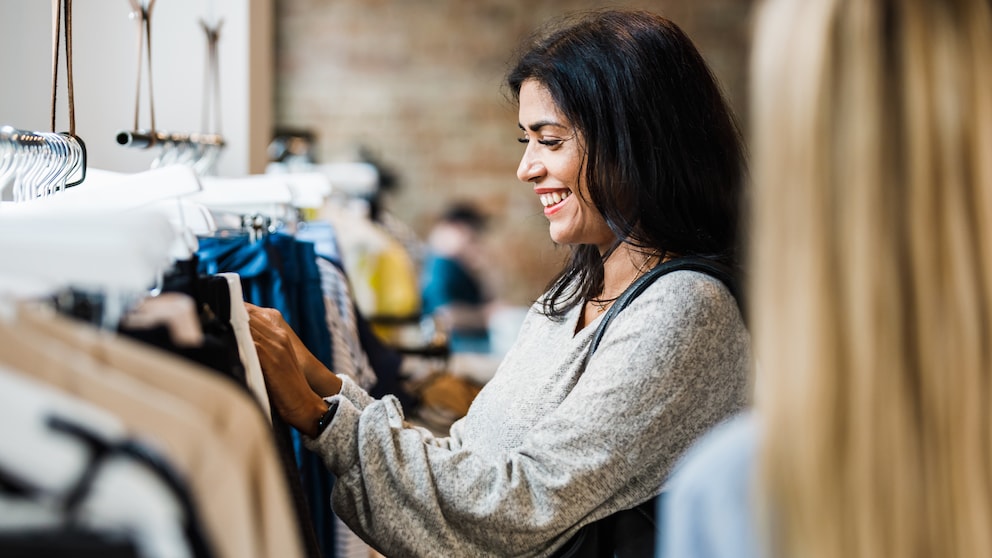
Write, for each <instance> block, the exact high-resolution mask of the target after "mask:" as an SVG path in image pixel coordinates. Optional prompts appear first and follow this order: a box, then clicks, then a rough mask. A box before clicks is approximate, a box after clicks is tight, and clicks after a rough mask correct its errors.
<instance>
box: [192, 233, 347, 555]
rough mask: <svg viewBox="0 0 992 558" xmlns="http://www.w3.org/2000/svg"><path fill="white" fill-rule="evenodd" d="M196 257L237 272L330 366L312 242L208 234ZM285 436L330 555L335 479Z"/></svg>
mask: <svg viewBox="0 0 992 558" xmlns="http://www.w3.org/2000/svg"><path fill="white" fill-rule="evenodd" d="M198 256H199V259H200V266H199V271H200V273H209V274H216V273H221V272H235V273H237V274H238V275H240V276H241V284H242V288H243V291H244V295H245V299H246V300H247V301H248V302H251V303H252V304H256V305H258V306H265V307H269V308H275V309H277V310H279V312H280V313H282V315H283V318H284V319H285V320H286V323H288V324H289V326H290V327H291V328H293V331H294V332H296V334H297V335H298V336H299V337H300V340H301V341H303V343H304V345H306V347H307V349H309V350H310V352H312V353H313V354H314V356H316V357H317V358H318V359H320V361H321V362H323V363H324V364H325V365H326V366H327V367H328V368H330V369H331V370H333V369H334V363H333V362H332V355H333V351H332V350H331V336H330V330H329V329H328V326H327V314H326V312H325V308H324V298H323V291H322V289H321V284H320V269H319V268H318V266H317V259H316V258H317V256H316V252H315V250H314V245H313V243H310V242H301V241H298V240H297V239H295V238H294V237H292V236H290V235H288V234H284V233H272V234H269V235H266V236H265V237H263V238H262V239H260V240H258V241H256V242H252V241H251V239H250V238H249V237H248V236H246V235H245V236H234V237H227V238H214V237H211V238H203V239H200V247H199V250H198ZM278 422H279V423H281V421H278ZM273 426H274V427H275V426H276V424H275V423H274V425H273ZM276 435H277V437H278V436H279V435H280V433H279V432H276ZM286 435H287V436H288V437H289V438H290V439H291V445H292V451H293V453H294V457H295V460H296V465H297V467H298V469H299V471H298V473H299V477H298V479H296V480H298V482H299V485H300V487H301V490H302V493H303V495H304V497H305V499H306V508H307V512H308V513H309V516H310V522H311V524H312V526H313V535H314V536H315V538H316V545H317V546H318V547H319V551H320V554H321V555H322V556H326V557H331V556H334V555H335V554H336V553H335V525H334V515H333V513H332V512H331V510H330V505H329V502H330V496H331V490H332V488H333V487H334V477H333V475H331V473H330V472H328V471H327V469H326V468H325V467H324V465H323V462H322V461H321V460H320V458H319V457H318V456H316V455H315V454H313V453H312V452H310V451H309V450H307V449H306V448H304V447H303V444H302V440H301V439H300V434H299V432H297V431H296V430H295V429H290V432H289V433H288V434H286Z"/></svg>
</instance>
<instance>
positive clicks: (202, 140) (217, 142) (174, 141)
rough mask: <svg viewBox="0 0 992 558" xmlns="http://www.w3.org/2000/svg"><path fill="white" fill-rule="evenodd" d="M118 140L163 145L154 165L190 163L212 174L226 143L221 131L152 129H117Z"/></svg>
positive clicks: (124, 143)
mask: <svg viewBox="0 0 992 558" xmlns="http://www.w3.org/2000/svg"><path fill="white" fill-rule="evenodd" d="M117 144H118V145H121V146H124V147H133V148H137V149H146V148H149V147H153V146H156V145H158V146H161V147H162V152H161V153H159V155H158V157H156V158H155V160H154V161H152V165H151V166H152V168H159V167H164V166H168V165H177V164H178V165H186V166H190V167H192V168H193V170H194V171H196V173H197V174H198V175H205V174H209V172H210V171H211V170H212V169H213V167H214V164H216V162H217V159H218V158H220V154H221V151H223V149H224V146H225V145H226V143H225V142H224V138H223V137H222V136H221V135H220V134H197V133H174V132H173V133H170V132H161V131H148V130H131V131H127V130H124V131H120V132H118V133H117Z"/></svg>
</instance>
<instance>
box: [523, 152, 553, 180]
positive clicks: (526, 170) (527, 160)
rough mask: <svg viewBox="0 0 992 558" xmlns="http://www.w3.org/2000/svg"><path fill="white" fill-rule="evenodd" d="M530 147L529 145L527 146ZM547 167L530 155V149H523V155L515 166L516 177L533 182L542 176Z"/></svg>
mask: <svg viewBox="0 0 992 558" xmlns="http://www.w3.org/2000/svg"><path fill="white" fill-rule="evenodd" d="M528 147H530V146H528ZM546 172H547V169H545V168H544V163H542V162H541V161H540V159H538V158H536V157H533V156H532V155H531V152H530V149H527V150H525V151H524V156H523V157H521V158H520V166H518V167H517V178H519V179H520V181H521V182H533V181H535V180H537V179H538V178H540V177H542V176H544V174H545V173H546Z"/></svg>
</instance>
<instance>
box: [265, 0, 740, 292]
mask: <svg viewBox="0 0 992 558" xmlns="http://www.w3.org/2000/svg"><path fill="white" fill-rule="evenodd" d="M752 3H753V2H752V0H667V1H666V0H654V1H649V0H644V1H632V2H613V3H606V2H596V1H589V0H473V1H471V2H470V1H465V0H279V1H277V2H276V3H275V5H276V8H275V9H276V13H275V15H276V18H275V21H276V23H275V25H276V30H275V31H276V32H275V35H276V81H275V84H274V87H275V99H276V113H275V114H276V116H275V120H276V124H277V125H281V126H287V127H299V128H307V129H311V130H313V131H314V132H315V133H316V135H317V144H316V156H317V158H318V160H319V161H321V162H329V161H335V160H345V159H349V158H352V157H354V153H355V148H356V146H359V145H362V146H365V147H366V148H367V149H369V150H370V151H371V152H372V153H373V154H374V155H375V156H376V157H377V158H378V159H380V160H381V161H382V162H383V163H384V164H385V165H387V166H389V167H390V168H391V169H393V170H394V171H395V172H396V173H397V175H398V176H399V178H400V187H399V189H398V190H397V191H396V192H395V193H393V194H391V195H390V196H389V197H388V198H387V200H386V203H387V206H388V207H389V208H390V210H391V211H392V212H393V213H394V214H396V215H397V216H398V217H400V218H401V219H403V220H404V221H406V222H407V223H409V224H410V225H411V226H412V227H413V228H414V230H416V231H417V232H419V233H421V234H424V233H426V231H427V229H428V227H429V225H430V223H431V221H432V220H433V219H434V217H435V216H436V215H437V214H438V213H439V212H440V211H442V210H443V208H444V207H445V205H446V204H447V203H448V202H450V201H452V200H471V201H474V202H476V203H477V204H479V205H480V206H481V207H482V208H483V209H484V210H485V211H486V212H487V213H488V214H489V215H491V216H492V217H493V219H492V224H493V226H492V227H491V230H490V234H488V235H487V246H486V250H487V251H488V252H489V254H488V255H489V261H491V262H492V272H491V273H490V274H489V277H488V279H489V280H490V282H491V286H492V288H493V290H494V291H495V293H496V294H497V295H499V296H500V297H501V298H503V299H505V300H508V301H510V302H514V303H522V304H526V303H529V302H531V301H532V300H533V299H534V298H535V297H536V296H537V295H538V294H540V292H541V290H542V288H543V286H544V285H545V283H546V282H547V280H548V279H549V278H550V277H551V276H552V274H553V273H554V271H555V270H556V269H557V267H558V266H559V265H560V262H561V260H562V258H563V257H564V256H565V255H566V249H565V248H563V247H555V246H554V245H553V243H552V242H551V240H550V238H549V237H548V228H547V223H546V220H545V218H544V216H543V214H542V211H541V206H540V204H539V203H538V201H537V200H536V198H535V196H534V195H533V192H532V190H531V188H530V187H529V186H527V185H524V184H522V183H520V182H519V181H518V180H517V179H516V175H515V171H516V168H517V163H518V162H519V157H520V155H521V153H522V147H521V146H520V145H519V144H518V143H517V141H516V138H517V137H518V130H517V125H516V122H517V118H516V108H515V107H514V106H513V105H512V104H511V103H510V102H509V101H508V100H507V99H506V97H505V95H504V91H503V90H502V88H501V85H502V79H503V76H504V73H505V72H506V70H507V67H508V64H509V62H510V60H511V59H512V54H513V51H514V49H515V48H516V47H517V46H518V45H519V44H520V42H521V40H522V39H523V38H524V37H526V36H527V35H529V34H530V33H531V32H532V31H533V30H534V29H535V28H536V27H537V26H539V25H540V24H541V23H542V22H544V21H546V20H547V19H549V18H552V17H555V16H558V15H562V14H565V13H569V12H574V11H578V10H586V9H592V8H600V7H604V6H607V5H613V6H624V7H632V8H643V9H648V10H651V11H655V12H657V13H660V14H662V15H665V16H666V17H668V18H670V19H672V20H674V21H675V22H676V23H678V24H679V25H680V26H681V27H682V28H683V29H684V30H685V31H686V33H688V34H689V36H690V37H692V38H693V40H694V41H695V42H696V45H697V46H698V48H699V49H700V51H701V52H702V53H703V55H704V57H705V58H706V59H707V61H708V62H709V64H710V66H711V68H712V69H713V71H714V73H715V74H716V75H717V77H718V79H720V81H721V83H722V85H723V87H724V89H725V91H726V93H727V96H728V99H729V100H730V102H731V104H732V106H733V107H734V108H735V110H737V112H738V117H739V118H740V119H741V120H742V123H744V124H746V122H745V120H746V119H745V116H746V115H745V114H744V109H745V107H746V98H745V95H746V90H745V89H746V87H745V84H746V58H747V47H748V43H749V34H750V17H751V9H752Z"/></svg>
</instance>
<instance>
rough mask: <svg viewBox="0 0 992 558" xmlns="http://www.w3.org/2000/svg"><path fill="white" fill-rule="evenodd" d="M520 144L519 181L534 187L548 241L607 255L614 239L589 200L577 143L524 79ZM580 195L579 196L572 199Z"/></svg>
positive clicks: (544, 96) (539, 88) (542, 94)
mask: <svg viewBox="0 0 992 558" xmlns="http://www.w3.org/2000/svg"><path fill="white" fill-rule="evenodd" d="M519 118H520V122H519V126H520V129H521V130H523V136H522V137H521V138H520V142H521V143H524V144H526V146H527V147H526V149H525V150H524V156H523V158H521V159H520V166H519V167H518V168H517V178H519V179H520V180H522V181H524V182H530V183H531V184H533V185H534V193H535V194H537V196H538V199H539V200H540V201H541V205H543V206H544V216H545V217H547V218H548V221H549V222H550V224H551V239H552V240H554V241H555V242H557V243H558V244H594V245H596V246H598V247H599V249H600V252H601V253H602V252H604V251H606V250H607V249H608V248H609V247H610V245H611V244H612V243H613V241H614V239H615V238H616V237H615V236H614V234H613V231H611V230H610V228H609V227H608V226H607V225H606V221H605V220H604V219H603V216H602V215H601V214H600V213H599V210H597V209H596V208H595V207H593V205H592V203H591V202H589V201H584V200H588V199H589V192H588V189H587V188H588V187H587V185H586V183H585V182H586V181H585V177H584V176H582V173H581V171H582V167H583V166H584V165H583V163H584V162H585V158H586V152H585V149H584V147H583V145H582V141H581V138H580V137H579V136H578V133H577V132H576V130H575V129H574V128H573V127H572V125H571V124H570V123H569V122H568V121H567V120H565V117H564V116H563V115H562V114H561V112H559V110H558V107H557V106H556V105H555V102H554V101H553V100H552V98H551V94H550V93H548V90H547V89H546V88H545V87H544V86H543V85H541V84H540V83H539V82H537V81H535V80H533V79H528V80H525V81H524V82H523V84H522V85H521V86H520V114H519ZM579 192H581V194H582V195H581V196H578V195H575V194H577V193H579Z"/></svg>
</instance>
